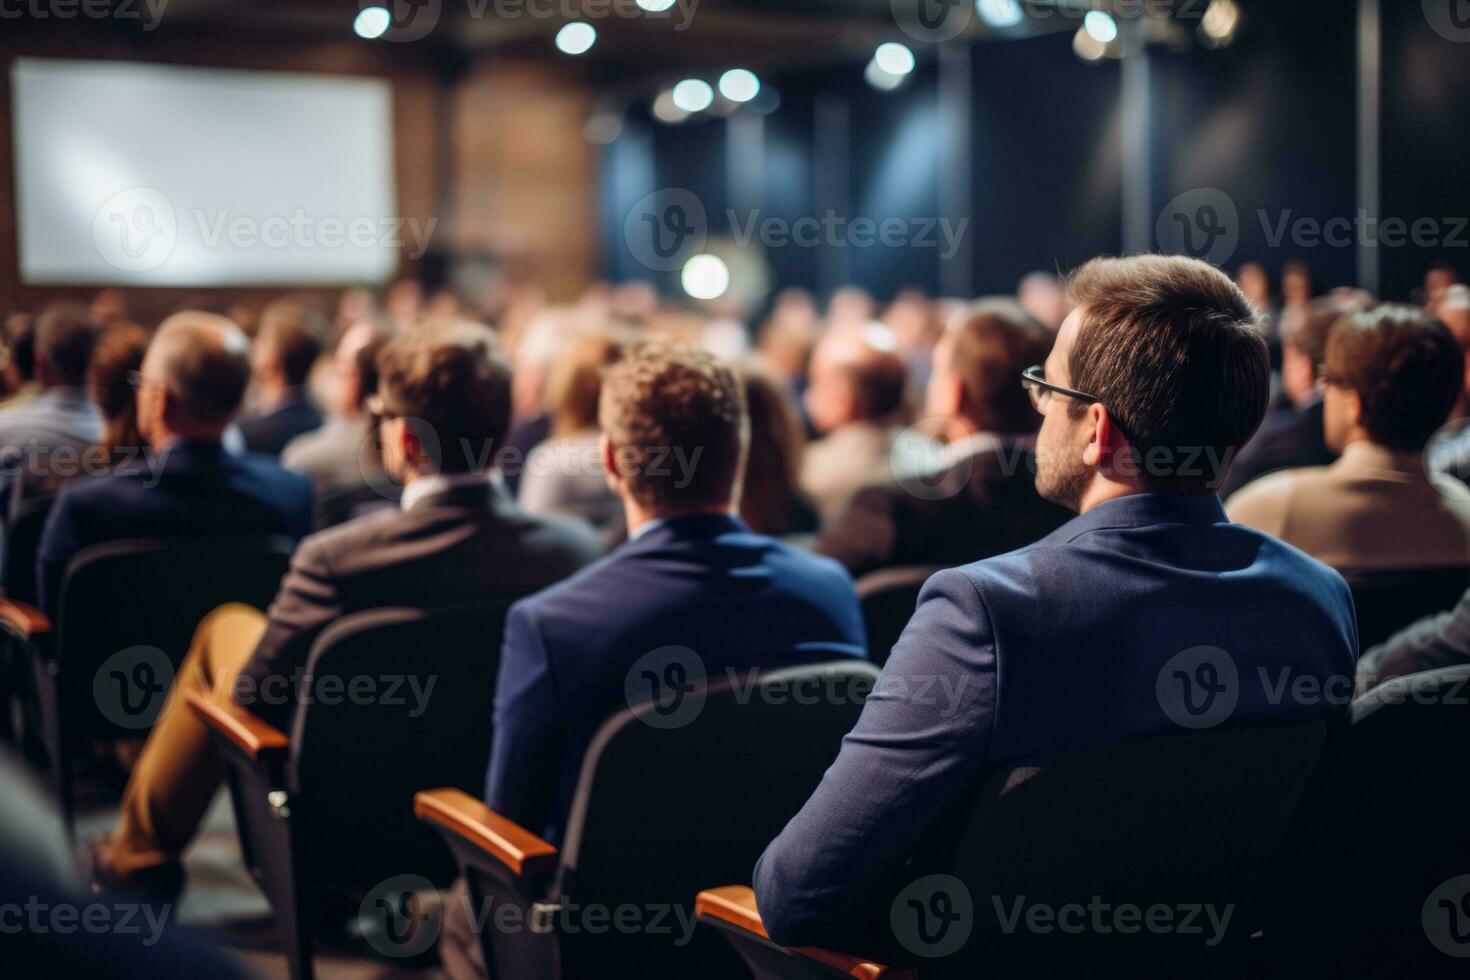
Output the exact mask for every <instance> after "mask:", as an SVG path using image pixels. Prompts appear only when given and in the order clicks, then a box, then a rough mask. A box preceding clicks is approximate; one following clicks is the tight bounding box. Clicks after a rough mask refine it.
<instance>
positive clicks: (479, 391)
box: [93, 325, 597, 895]
mask: <svg viewBox="0 0 1470 980" xmlns="http://www.w3.org/2000/svg"><path fill="white" fill-rule="evenodd" d="M378 369H379V372H380V374H381V381H380V383H379V392H378V395H377V399H378V402H379V403H378V404H375V410H376V411H377V412H378V414H380V415H381V416H382V417H383V423H382V440H383V455H384V460H385V463H386V465H387V469H388V472H389V475H390V476H392V477H393V478H394V479H395V480H397V481H399V482H401V483H402V484H403V487H404V491H403V498H402V502H401V508H395V509H393V510H388V511H381V512H377V513H373V514H368V515H366V516H364V517H361V518H359V519H357V520H354V521H349V522H348V523H346V524H343V525H340V526H339V527H335V528H332V529H331V530H328V531H323V532H321V533H320V534H314V535H312V536H311V537H309V538H307V539H306V540H305V541H303V542H302V543H301V547H300V548H299V549H298V550H297V552H296V555H295V557H294V558H293V559H292V562H291V570H290V572H289V573H287V575H286V578H285V579H284V580H283V581H282V583H281V589H280V592H278V593H277V595H276V598H275V600H274V601H273V602H272V603H271V606H270V609H269V611H268V612H267V613H266V614H264V615H262V614H261V613H260V612H259V611H257V610H254V609H251V608H249V607H247V606H243V605H229V606H223V607H221V608H220V609H217V610H216V611H215V612H213V613H211V614H210V615H209V616H208V617H206V618H205V620H204V621H203V622H201V623H200V624H199V628H198V630H197V631H196V632H195V636H194V642H193V645H192V646H191V648H190V650H189V652H188V654H187V655H186V656H185V658H184V661H183V663H182V664H181V665H180V667H179V670H178V673H177V676H176V679H175V680H174V685H173V689H172V690H171V691H170V692H169V695H168V700H167V701H166V702H165V704H164V707H163V710H162V712H161V713H160V715H159V717H158V720H157V722H156V723H155V724H154V726H153V730H152V733H151V734H150V735H149V737H148V742H147V744H146V745H145V746H144V748H143V753H142V755H141V756H140V757H139V759H138V762H137V765H136V766H135V767H134V770H133V775H132V778H131V779H130V780H129V781H128V788H127V792H126V794H125V795H124V797H123V810H122V820H121V822H120V823H119V825H118V828H117V831H116V832H115V833H114V834H113V837H112V839H111V841H109V842H105V843H102V844H99V845H98V846H97V847H96V848H95V849H94V854H93V868H94V871H93V873H94V877H95V878H96V879H97V880H98V881H100V882H106V883H110V884H120V885H122V886H124V887H128V886H132V887H133V888H134V889H135V890H138V891H144V892H153V893H160V892H161V893H162V894H164V895H167V894H169V892H171V891H177V889H178V887H179V884H180V882H181V880H182V879H181V872H180V868H179V855H180V854H181V853H182V852H183V850H184V847H185V845H187V844H188V843H189V840H190V839H191V838H192V837H193V835H194V832H195V830H196V829H197V828H198V825H199V821H200V819H201V818H202V817H203V815H204V811H205V808H206V807H207V806H208V805H209V802H210V800H211V799H212V798H213V797H214V794H215V792H216V791H217V790H218V789H219V785H220V781H221V778H222V772H221V764H220V760H219V758H218V757H217V755H216V753H215V750H214V747H213V745H212V744H211V742H210V736H209V731H208V729H207V728H206V727H205V725H204V723H203V722H201V721H199V720H198V719H197V718H196V717H195V716H194V713H193V712H192V711H190V710H189V708H188V706H187V705H186V704H185V698H186V696H187V695H188V694H189V693H190V692H205V693H207V694H208V695H209V696H210V697H212V698H213V699H215V700H216V701H220V702H228V701H230V700H231V698H232V696H233V698H234V700H235V701H236V702H237V703H238V706H240V707H242V708H244V709H248V710H250V711H252V712H254V713H255V714H257V715H259V716H261V717H263V718H265V719H266V720H267V721H269V722H271V723H272V724H274V725H276V726H277V727H279V728H287V727H289V722H290V719H291V716H292V713H293V711H294V710H295V706H296V701H295V698H280V697H267V692H269V691H272V690H281V689H283V685H282V684H281V682H280V681H274V680H272V679H273V678H281V679H284V680H286V681H290V680H292V679H293V678H294V674H295V672H296V671H297V670H299V669H301V668H304V667H305V666H306V659H307V654H308V653H309V652H310V650H311V646H312V643H313V642H314V641H315V640H316V638H317V637H318V636H319V635H320V634H321V632H322V630H323V629H325V628H326V627H327V626H329V625H330V624H332V623H334V622H336V621H338V620H339V619H341V618H342V617H343V616H347V615H350V614H352V613H355V612H361V611H363V610H366V609H374V608H379V607H383V606H408V607H415V608H421V609H438V608H447V607H450V606H457V605H466V604H470V603H474V602H485V601H490V600H493V599H496V598H513V597H517V596H522V595H525V594H527V593H530V592H533V591H535V590H537V589H539V588H542V587H544V586H546V585H549V584H551V583H552V582H556V581H558V580H560V579H562V578H565V577H566V576H568V575H570V574H572V572H574V571H575V570H576V569H578V568H579V567H581V566H582V565H583V564H585V563H587V562H588V561H590V560H591V559H593V558H594V557H596V555H597V538H596V535H595V534H593V532H592V530H591V528H588V527H584V526H581V525H577V524H572V523H570V522H551V521H547V520H542V519H540V518H535V517H531V516H529V515H527V514H524V513H522V512H521V511H520V510H519V509H518V508H517V507H516V505H515V502H514V500H512V499H511V497H510V495H509V494H508V493H507V492H506V491H505V489H504V488H503V486H501V484H500V481H499V480H498V479H495V478H492V476H491V475H490V474H488V473H486V472H484V471H483V470H481V469H480V468H479V467H480V466H481V465H483V461H484V460H486V459H488V458H489V457H490V454H489V453H487V452H484V450H483V447H485V446H490V445H499V444H500V441H501V440H502V439H503V438H504V437H505V430H506V428H507V426H508V424H509V418H510V371H509V368H508V367H506V365H505V363H504V361H503V360H502V359H501V358H500V356H499V354H498V353H497V352H496V346H495V339H494V336H493V335H492V334H491V333H490V331H489V330H488V329H487V328H484V327H473V326H463V325H462V326H457V327H452V328H443V329H434V330H431V329H427V328H426V329H423V330H418V331H415V332H414V333H412V334H410V335H406V336H403V337H400V338H398V339H396V340H394V341H393V342H392V343H390V344H389V345H388V347H386V348H385V349H384V351H383V353H382V354H381V356H380V357H379V361H378ZM426 436H428V437H429V438H426ZM434 442H437V443H438V446H439V447H441V451H440V452H435V451H434V450H433V448H432V446H433V443H434ZM436 457H438V458H436ZM256 692H258V694H257V693H256Z"/></svg>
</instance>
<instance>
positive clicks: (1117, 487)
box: [1077, 478, 1148, 516]
mask: <svg viewBox="0 0 1470 980" xmlns="http://www.w3.org/2000/svg"><path fill="white" fill-rule="evenodd" d="M1140 493H1148V491H1147V490H1146V489H1144V488H1143V487H1141V486H1137V485H1135V484H1129V483H1118V482H1116V481H1113V480H1106V479H1102V478H1098V479H1095V480H1093V481H1092V485H1091V486H1090V487H1088V488H1087V490H1086V491H1085V492H1084V493H1083V494H1082V499H1081V501H1079V502H1078V505H1077V513H1078V515H1079V516H1080V515H1082V514H1085V513H1087V512H1088V511H1090V510H1092V508H1094V507H1096V506H1098V505H1099V504H1105V503H1107V502H1108V501H1109V500H1119V499H1121V498H1123V497H1133V496H1136V495H1138V494H1140Z"/></svg>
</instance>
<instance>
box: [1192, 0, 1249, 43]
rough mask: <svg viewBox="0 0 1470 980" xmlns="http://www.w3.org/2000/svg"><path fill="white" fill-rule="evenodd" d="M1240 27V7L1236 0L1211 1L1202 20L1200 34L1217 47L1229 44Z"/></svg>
mask: <svg viewBox="0 0 1470 980" xmlns="http://www.w3.org/2000/svg"><path fill="white" fill-rule="evenodd" d="M1238 26H1240V7H1239V5H1237V4H1236V3H1235V0H1210V5H1209V6H1208V7H1206V8H1205V15H1204V17H1202V18H1200V23H1199V29H1200V34H1201V35H1202V36H1203V37H1205V38H1206V39H1207V40H1209V41H1212V42H1215V43H1216V44H1217V45H1219V44H1224V43H1226V42H1228V41H1229V40H1230V39H1231V38H1232V37H1234V35H1235V29H1236V27H1238Z"/></svg>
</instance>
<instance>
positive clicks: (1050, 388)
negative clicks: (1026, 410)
mask: <svg viewBox="0 0 1470 980" xmlns="http://www.w3.org/2000/svg"><path fill="white" fill-rule="evenodd" d="M1021 387H1022V388H1025V389H1026V393H1027V394H1029V395H1030V396H1031V407H1032V408H1035V409H1036V410H1037V411H1038V412H1044V411H1046V403H1047V402H1048V401H1050V400H1051V396H1052V395H1064V396H1066V397H1067V398H1075V399H1077V401H1079V402H1085V403H1087V404H1089V405H1090V404H1092V403H1093V402H1097V401H1101V400H1102V399H1100V398H1098V397H1097V396H1096V395H1089V394H1087V393H1086V392H1082V391H1077V390H1076V389H1073V388H1064V387H1062V386H1061V385H1054V384H1052V383H1051V382H1050V381H1048V380H1046V368H1045V367H1043V366H1042V365H1040V364H1033V365H1031V366H1030V367H1028V368H1027V369H1026V370H1024V371H1022V372H1021Z"/></svg>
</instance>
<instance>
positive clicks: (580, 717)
mask: <svg viewBox="0 0 1470 980" xmlns="http://www.w3.org/2000/svg"><path fill="white" fill-rule="evenodd" d="M670 646H679V647H686V648H688V649H689V650H690V651H693V652H694V654H695V655H697V657H698V662H699V665H701V666H702V668H703V670H704V673H705V676H706V677H707V678H709V679H710V680H714V679H717V678H723V677H724V674H725V671H726V670H727V669H734V670H737V671H745V670H748V669H751V668H758V667H766V666H772V665H789V664H795V663H803V662H814V661H821V660H834V659H838V658H841V657H861V656H864V654H865V637H864V633H863V623H862V614H861V612H860V610H859V608H858V602H857V596H856V594H855V593H854V592H853V586H852V579H851V578H850V577H849V576H848V574H847V572H846V571H844V570H843V568H842V566H840V565H838V564H837V563H836V562H834V561H832V560H831V559H829V558H820V557H818V556H816V555H812V554H808V553H807V552H804V551H800V550H798V549H796V548H792V547H790V546H788V545H785V544H782V543H781V542H779V541H777V540H775V539H774V538H768V537H766V536H764V535H761V534H756V533H755V532H754V531H751V530H750V529H749V528H748V527H746V526H745V525H744V524H743V523H741V521H740V520H739V519H737V518H734V517H728V516H724V515H700V516H692V517H682V518H676V519H674V520H671V521H668V522H665V523H661V524H657V525H654V526H651V527H650V529H649V530H648V531H647V532H646V533H644V534H641V535H639V536H638V537H636V538H634V539H633V540H631V541H629V542H627V543H626V544H624V545H623V546H622V547H620V548H618V549H617V550H616V551H614V552H613V553H612V554H610V555H608V556H606V557H605V558H603V559H601V560H600V561H597V562H594V563H593V564H591V565H589V566H587V567H586V568H584V569H582V571H580V572H578V573H577V574H576V575H573V576H572V577H571V578H569V579H567V580H566V581H565V582H562V583H560V584H558V585H554V586H552V587H550V588H548V589H545V590H544V591H542V592H538V593H537V594H535V595H533V596H531V597H529V598H527V599H523V600H521V601H520V602H518V603H516V604H515V605H514V606H512V607H511V610H510V617H509V621H508V622H507V624H506V633H505V648H504V652H503V654H502V658H501V663H500V678H499V681H498V684H497V688H496V691H495V736H494V743H493V746H492V748H491V755H490V772H489V776H488V778H487V780H486V802H487V803H488V804H489V806H490V807H491V808H492V809H494V810H496V811H498V812H500V813H502V814H504V815H506V816H508V817H510V818H511V819H512V820H515V821H516V822H517V823H519V824H521V825H522V826H524V827H526V828H528V829H530V830H533V831H535V832H536V833H538V834H540V835H541V836H543V837H545V838H546V839H548V840H550V841H553V842H558V841H560V839H561V833H562V830H563V828H564V826H565V821H566V814H567V810H568V807H569V806H570V803H571V800H572V795H573V792H574V790H575V788H576V781H577V774H578V772H579V771H580V769H581V766H582V755H583V753H584V752H585V751H586V748H587V744H588V743H589V742H590V741H591V739H592V736H593V735H594V734H595V733H596V731H597V729H598V728H599V727H600V726H601V725H602V723H603V722H604V721H606V720H607V718H608V716H609V715H610V714H612V713H613V712H614V711H615V710H617V709H619V708H621V707H625V706H626V705H627V703H628V696H629V694H628V689H627V688H626V687H625V683H626V682H627V679H628V677H629V674H630V671H632V669H633V668H634V667H635V665H636V663H637V662H638V660H639V658H640V657H643V656H644V655H645V654H649V653H652V652H654V651H657V650H660V649H662V648H665V647H670ZM690 666H693V665H690ZM633 672H634V673H637V672H636V671H633ZM645 696H646V695H645Z"/></svg>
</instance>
